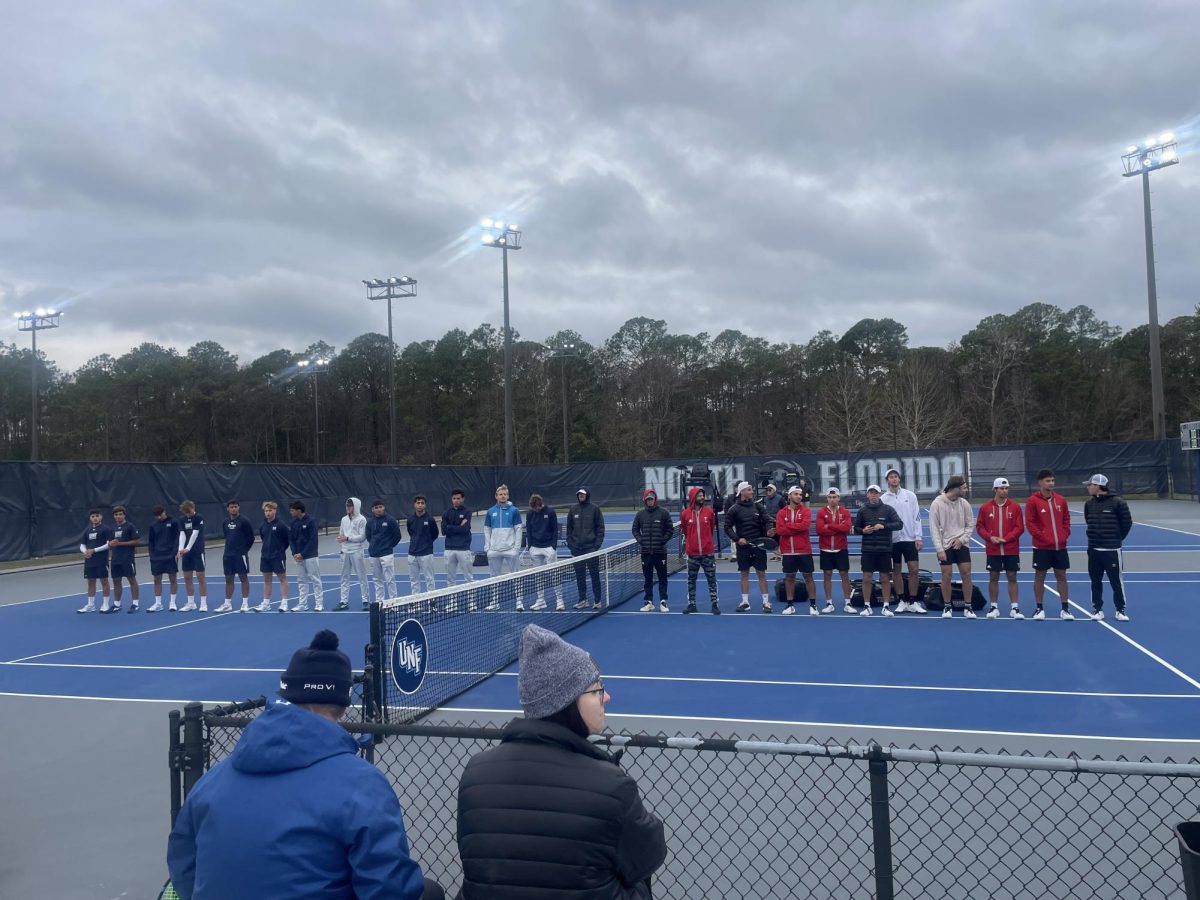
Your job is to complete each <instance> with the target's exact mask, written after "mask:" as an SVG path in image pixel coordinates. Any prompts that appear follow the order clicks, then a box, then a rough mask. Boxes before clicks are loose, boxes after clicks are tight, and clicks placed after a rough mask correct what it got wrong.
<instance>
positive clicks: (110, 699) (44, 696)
mask: <svg viewBox="0 0 1200 900" xmlns="http://www.w3.org/2000/svg"><path fill="white" fill-rule="evenodd" d="M0 697H30V698H37V699H38V700H98V701H101V702H104V703H172V704H175V705H176V706H182V705H186V704H188V703H204V704H206V705H208V706H223V705H225V704H226V703H237V702H238V701H236V700H228V699H226V700H196V699H195V698H192V699H190V700H157V699H155V698H153V697H89V696H85V695H83V694H26V693H20V692H17V691H0ZM242 699H245V698H242Z"/></svg>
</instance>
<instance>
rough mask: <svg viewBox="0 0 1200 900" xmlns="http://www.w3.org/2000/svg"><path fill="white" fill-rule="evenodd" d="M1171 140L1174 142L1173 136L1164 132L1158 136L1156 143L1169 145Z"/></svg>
mask: <svg viewBox="0 0 1200 900" xmlns="http://www.w3.org/2000/svg"><path fill="white" fill-rule="evenodd" d="M1173 140H1175V135H1174V134H1172V133H1171V132H1169V131H1164V132H1163V133H1162V134H1160V135H1159V136H1158V142H1159V143H1160V144H1169V143H1171V141H1173Z"/></svg>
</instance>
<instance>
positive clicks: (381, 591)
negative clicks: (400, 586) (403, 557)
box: [367, 555, 396, 600]
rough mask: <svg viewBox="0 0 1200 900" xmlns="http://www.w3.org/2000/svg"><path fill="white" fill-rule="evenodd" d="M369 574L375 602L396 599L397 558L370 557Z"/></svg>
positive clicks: (368, 562) (368, 558) (368, 559)
mask: <svg viewBox="0 0 1200 900" xmlns="http://www.w3.org/2000/svg"><path fill="white" fill-rule="evenodd" d="M367 574H368V575H370V577H371V584H372V591H373V593H374V599H375V600H383V599H385V598H386V599H388V600H393V599H395V597H396V557H395V556H391V555H388V556H368V557H367Z"/></svg>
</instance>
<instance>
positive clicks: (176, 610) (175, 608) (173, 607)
mask: <svg viewBox="0 0 1200 900" xmlns="http://www.w3.org/2000/svg"><path fill="white" fill-rule="evenodd" d="M167 612H179V608H178V607H176V606H175V600H174V598H172V599H171V605H170V606H168V607H167Z"/></svg>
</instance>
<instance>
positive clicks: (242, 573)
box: [217, 500, 254, 612]
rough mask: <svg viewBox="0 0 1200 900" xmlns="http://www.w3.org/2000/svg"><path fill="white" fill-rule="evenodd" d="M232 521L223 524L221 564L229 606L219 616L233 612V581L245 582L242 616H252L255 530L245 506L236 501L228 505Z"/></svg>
mask: <svg viewBox="0 0 1200 900" xmlns="http://www.w3.org/2000/svg"><path fill="white" fill-rule="evenodd" d="M225 509H226V511H227V512H228V513H229V517H228V518H227V519H226V520H225V521H224V522H222V523H221V534H223V535H224V536H225V552H224V553H223V554H222V556H221V564H222V566H223V567H224V569H225V602H224V603H222V604H221V605H220V606H218V607H217V612H231V611H232V610H233V579H234V576H237V577H238V579H239V580H240V581H241V582H242V609H241V611H242V612H250V556H249V553H250V548H251V547H253V546H254V526H253V525H251V524H250V520H249V519H247V518H246V517H245V516H243V515H242V505H241V504H240V503H239V502H238V501H236V500H230V501H229V502H228V503H226V504H225Z"/></svg>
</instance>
